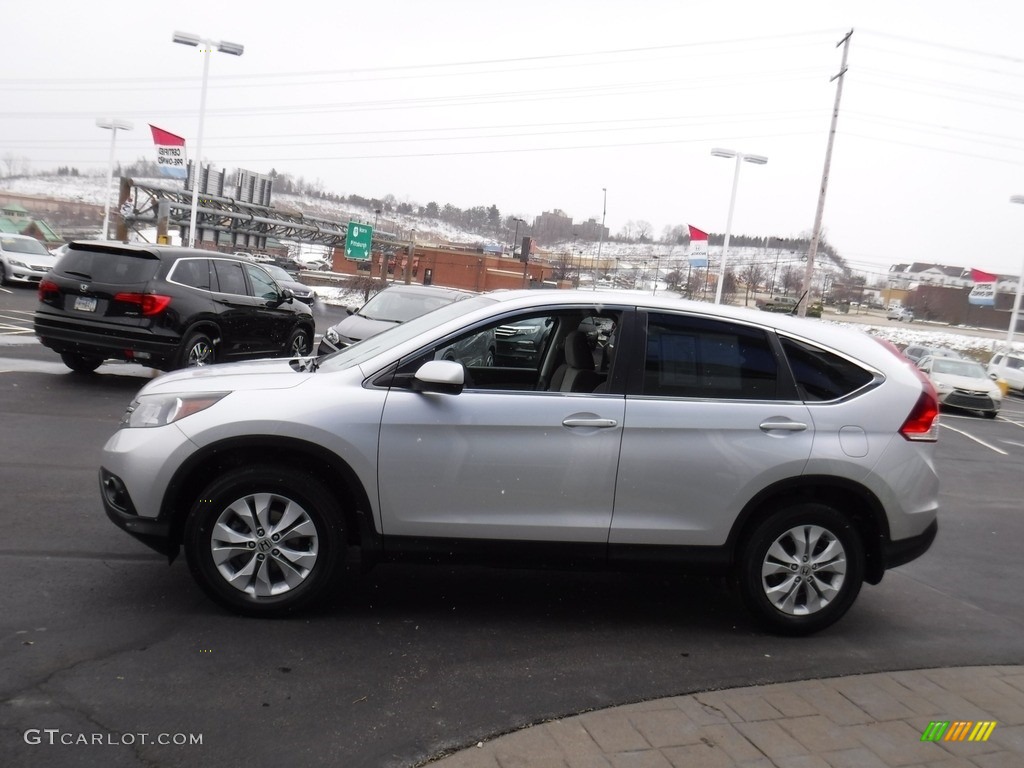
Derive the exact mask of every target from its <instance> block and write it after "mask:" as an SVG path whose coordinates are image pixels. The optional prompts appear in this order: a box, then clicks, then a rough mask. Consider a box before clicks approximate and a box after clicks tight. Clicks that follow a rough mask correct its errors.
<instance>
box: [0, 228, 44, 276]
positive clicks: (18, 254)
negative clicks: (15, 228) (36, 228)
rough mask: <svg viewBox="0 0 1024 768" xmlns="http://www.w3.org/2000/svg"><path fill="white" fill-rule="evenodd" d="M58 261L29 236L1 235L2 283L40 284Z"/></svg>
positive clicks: (0, 269) (0, 260) (0, 264)
mask: <svg viewBox="0 0 1024 768" xmlns="http://www.w3.org/2000/svg"><path fill="white" fill-rule="evenodd" d="M56 261H57V259H56V258H54V256H53V254H52V253H50V252H49V251H48V250H47V249H46V246H45V245H43V244H42V243H41V242H39V241H38V240H36V239H35V238H34V237H29V236H28V235H10V234H0V283H3V284H4V285H7V284H9V283H38V282H39V281H40V280H42V279H43V276H44V275H45V274H46V273H47V272H49V271H50V270H51V269H52V268H53V265H54V264H55V263H56Z"/></svg>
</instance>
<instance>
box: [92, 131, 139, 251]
mask: <svg viewBox="0 0 1024 768" xmlns="http://www.w3.org/2000/svg"><path fill="white" fill-rule="evenodd" d="M96 125H97V126H98V127H100V128H106V129H107V130H109V131H110V160H109V162H108V163H107V194H106V202H105V203H104V204H103V239H104V240H109V239H110V238H109V236H108V234H107V233H108V231H109V229H110V187H111V184H112V183H113V181H114V143H115V142H116V141H117V132H118V131H119V130H121V131H130V130H131V129H132V124H131V123H130V122H128V121H127V120H103V119H99V120H97V121H96Z"/></svg>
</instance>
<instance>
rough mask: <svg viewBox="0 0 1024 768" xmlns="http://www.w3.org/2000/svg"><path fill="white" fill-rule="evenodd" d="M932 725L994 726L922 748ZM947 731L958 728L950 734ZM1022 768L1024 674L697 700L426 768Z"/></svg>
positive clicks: (955, 673) (585, 720) (918, 674)
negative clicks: (973, 737) (979, 736)
mask: <svg viewBox="0 0 1024 768" xmlns="http://www.w3.org/2000/svg"><path fill="white" fill-rule="evenodd" d="M932 721H951V722H955V721H972V722H975V723H976V722H979V721H983V722H984V721H995V722H996V726H995V729H994V730H993V731H992V733H991V736H990V737H989V738H988V740H987V741H984V742H971V741H968V740H965V741H952V740H942V741H938V742H923V741H921V736H922V733H923V732H924V730H925V729H926V728H927V727H928V726H929V723H931V722H932ZM950 732H952V729H951V730H950ZM732 766H742V768H894V767H897V766H898V767H899V768H1024V666H1005V667H960V668H952V669H928V670H919V671H913V672H892V673H880V674H870V675H859V676H853V677H837V678H831V679H827V680H809V681H804V682H795V683H781V684H776V685H764V686H754V687H750V688H736V689H732V690H726V691H710V692H707V693H695V694H692V695H689V696H677V697H673V698H668V699H659V700H656V701H648V702H643V703H640V704H630V705H627V706H623V707H614V708H611V709H605V710H601V711H597V712H589V713H587V714H583V715H577V716H574V717H567V718H564V719H562V720H554V721H551V722H547V723H543V724H540V725H536V726H533V727H530V728H525V729H523V730H521V731H517V732H515V733H511V734H507V735H505V736H501V737H499V738H496V739H494V740H493V741H484V742H481V743H479V744H478V745H477V746H474V747H469V748H467V749H464V750H462V751H461V752H457V753H455V754H452V755H449V756H447V757H444V758H441V759H439V760H437V761H435V762H433V763H430V768H731V767H732Z"/></svg>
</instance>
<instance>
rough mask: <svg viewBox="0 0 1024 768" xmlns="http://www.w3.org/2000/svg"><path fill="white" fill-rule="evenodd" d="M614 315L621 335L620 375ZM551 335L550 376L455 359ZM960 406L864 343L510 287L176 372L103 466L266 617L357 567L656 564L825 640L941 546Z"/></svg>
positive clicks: (109, 500)
mask: <svg viewBox="0 0 1024 768" xmlns="http://www.w3.org/2000/svg"><path fill="white" fill-rule="evenodd" d="M588 317H591V318H592V317H605V318H612V319H613V320H614V322H615V325H616V331H615V339H616V342H615V354H614V356H613V357H612V359H611V361H610V365H609V368H608V370H607V371H601V370H599V369H598V368H597V366H595V362H594V357H593V350H591V349H590V346H589V344H588V343H587V340H586V332H585V331H581V330H580V326H581V324H583V321H584V320H586V318H588ZM538 318H544V319H545V322H542V323H539V324H536V325H540V326H541V327H546V328H547V332H548V334H549V341H548V343H546V344H545V345H544V347H543V349H542V350H540V352H539V353H538V354H537V355H536V356H535V357H534V358H532V359H531V360H530V361H525V360H521V361H519V364H518V365H515V366H501V365H494V366H479V367H474V366H467V365H465V364H462V363H459V362H452V361H449V360H444V359H438V355H439V353H440V352H441V351H442V350H445V349H449V348H452V347H453V346H454V345H457V344H458V343H459V342H460V340H463V339H466V338H468V337H471V336H475V335H478V334H480V333H483V332H486V331H488V330H494V331H495V332H496V331H497V330H498V329H499V328H505V327H520V326H522V325H524V324H527V323H528V322H529V323H530V324H535V323H533V321H534V320H536V319H538ZM548 321H549V322H548ZM442 357H443V355H442ZM937 413H938V402H937V399H936V395H935V391H934V389H933V387H932V386H931V384H930V383H929V382H928V380H927V378H926V377H925V376H924V374H923V373H922V372H921V371H920V370H918V369H916V368H914V367H913V366H911V365H908V364H907V363H906V360H905V359H904V358H903V357H902V356H901V355H899V354H898V353H897V352H896V351H895V348H894V347H892V346H891V345H887V343H884V342H879V341H878V340H876V339H874V338H872V337H870V336H868V335H866V334H864V333H863V332H861V331H858V330H852V329H847V328H840V327H833V326H828V327H824V326H821V325H819V324H817V323H808V322H807V321H806V320H803V319H799V318H791V317H786V316H784V315H770V314H768V313H763V312H755V311H753V310H744V309H741V308H736V307H727V306H719V305H711V304H706V303H694V302H686V301H680V300H679V299H676V298H674V297H662V296H657V297H653V296H638V295H637V294H636V293H634V292H601V293H595V292H593V291H561V290H551V291H500V292H494V293H489V294H483V295H479V296H475V297H472V298H468V299H466V300H464V301H457V302H449V303H448V304H446V305H445V306H442V307H440V308H439V309H436V310H434V311H433V312H429V313H426V314H424V315H421V316H419V317H415V318H412V319H410V320H408V321H406V322H404V323H401V324H395V325H393V326H392V327H390V328H388V329H387V330H384V331H382V332H380V333H378V334H376V335H375V336H373V337H372V338H367V339H365V340H363V341H362V342H360V343H358V344H353V345H351V346H349V347H346V348H343V349H341V350H340V351H338V352H336V353H335V354H333V355H330V356H327V357H324V358H319V359H316V358H306V359H293V360H289V361H285V360H279V361H274V360H266V361H257V362H247V363H238V364H234V365H229V366H214V367H210V368H205V369H202V370H199V371H190V372H188V373H184V372H182V373H171V374H168V375H165V376H162V377H160V378H158V379H154V380H152V381H150V382H149V383H147V384H146V386H145V387H143V388H142V390H141V391H140V392H139V393H138V395H137V396H136V398H135V399H134V401H133V402H132V403H131V404H130V406H129V407H128V410H127V412H126V414H125V416H124V420H123V422H122V427H121V429H119V430H118V431H117V432H116V433H115V434H114V435H113V437H111V439H110V440H109V441H108V442H107V444H106V446H105V447H104V449H103V452H102V460H101V463H102V468H101V470H100V480H101V497H102V501H103V504H104V507H105V509H106V512H107V514H108V516H109V517H110V519H111V520H112V521H113V522H114V523H115V524H117V525H119V526H120V527H121V528H123V529H124V530H125V531H127V532H128V533H130V534H132V535H133V536H136V537H137V538H139V539H140V540H141V541H143V542H144V543H146V544H147V545H149V546H150V547H152V548H153V549H155V550H157V551H158V552H161V553H163V554H164V555H167V556H169V557H170V558H171V559H173V558H174V557H175V556H176V555H177V554H178V553H179V551H180V550H181V549H182V548H184V550H185V554H186V556H187V560H188V563H189V567H190V570H191V572H192V574H193V576H194V577H195V579H196V580H197V581H198V583H199V584H200V585H201V587H202V588H203V589H204V590H205V592H206V593H207V595H208V596H209V597H210V598H212V599H213V600H215V601H216V602H218V603H220V604H221V605H222V606H225V607H226V608H228V609H231V610H234V611H238V612H241V613H244V614H249V615H254V616H268V615H277V614H288V613H291V612H294V611H296V610H300V609H302V608H303V607H305V606H308V605H310V604H311V603H313V602H316V601H318V600H319V599H321V598H323V597H325V596H326V595H327V594H329V593H330V592H331V591H333V590H334V589H335V588H337V587H339V586H340V585H341V584H342V583H345V582H344V580H343V579H340V578H339V577H340V576H341V574H342V573H343V572H344V571H345V569H346V568H348V567H349V566H354V565H355V563H356V562H357V561H358V563H359V564H360V565H361V566H362V567H369V566H372V565H373V564H374V563H378V562H384V561H393V560H397V561H402V562H413V561H415V562H421V563H423V564H425V565H427V564H435V565H436V564H443V565H450V564H452V563H455V562H465V561H470V562H474V561H475V562H480V563H484V564H490V565H519V566H523V565H525V564H528V567H533V566H534V565H535V564H548V565H553V566H556V567H560V568H563V569H565V568H580V567H598V568H618V567H633V566H636V565H640V564H643V565H644V566H647V567H659V566H660V567H663V568H667V569H668V570H669V571H670V572H673V573H674V572H678V571H679V570H680V569H684V568H691V569H694V570H695V571H696V572H698V573H701V574H721V575H723V576H726V575H731V576H732V577H733V578H734V579H735V583H736V584H737V586H738V589H739V593H740V595H741V596H742V598H743V601H744V603H745V604H746V606H747V608H748V609H749V610H750V612H751V613H752V615H753V616H754V617H756V618H757V620H759V621H760V622H761V623H762V624H763V625H764V626H765V627H767V628H769V629H771V630H773V631H778V632H783V633H794V634H801V633H808V632H813V631H816V630H820V629H822V628H824V627H826V626H828V625H830V624H832V623H833V622H834V621H836V620H837V619H839V618H840V617H841V616H842V615H843V614H845V613H846V611H847V610H848V609H849V608H850V606H851V605H852V604H853V602H854V600H855V599H856V597H857V595H858V593H859V592H860V589H861V585H862V583H863V582H865V581H866V582H868V583H871V584H875V583H877V582H878V581H879V580H880V579H881V578H882V576H883V573H884V572H885V570H886V569H888V568H893V567H895V566H898V565H900V564H902V563H905V562H908V561H910V560H912V559H914V558H916V557H918V556H919V555H921V554H922V553H924V552H925V551H926V550H927V549H928V548H929V546H930V545H931V542H932V540H933V538H934V536H935V534H936V530H937V523H936V514H937V508H938V477H937V475H936V469H935V461H934V458H935V456H934V454H935V441H936V439H937V437H938V421H937V418H936V416H937Z"/></svg>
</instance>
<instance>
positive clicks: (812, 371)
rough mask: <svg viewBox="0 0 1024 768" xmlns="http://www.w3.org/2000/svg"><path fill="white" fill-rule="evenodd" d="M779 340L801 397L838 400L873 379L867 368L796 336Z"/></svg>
mask: <svg viewBox="0 0 1024 768" xmlns="http://www.w3.org/2000/svg"><path fill="white" fill-rule="evenodd" d="M781 341H782V348H783V349H784V350H785V352H786V357H787V358H788V359H789V367H790V369H791V370H792V371H793V378H794V379H796V385H797V387H798V388H799V392H800V397H801V399H803V400H807V401H823V400H838V399H839V398H841V397H846V396H847V395H849V394H851V393H853V392H856V391H857V390H858V389H860V388H861V387H864V386H867V385H868V384H869V383H870V382H871V381H872V379H874V374H872V373H871V372H870V371H867V370H865V369H864V368H861V367H860V366H859V365H857V364H856V363H852V362H850V361H849V360H847V359H846V358H844V357H840V356H839V355H837V354H835V353H833V352H829V351H827V350H824V349H821V348H820V347H815V346H813V345H811V344H807V343H805V342H802V341H797V340H796V339H789V338H782V340H781Z"/></svg>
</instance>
